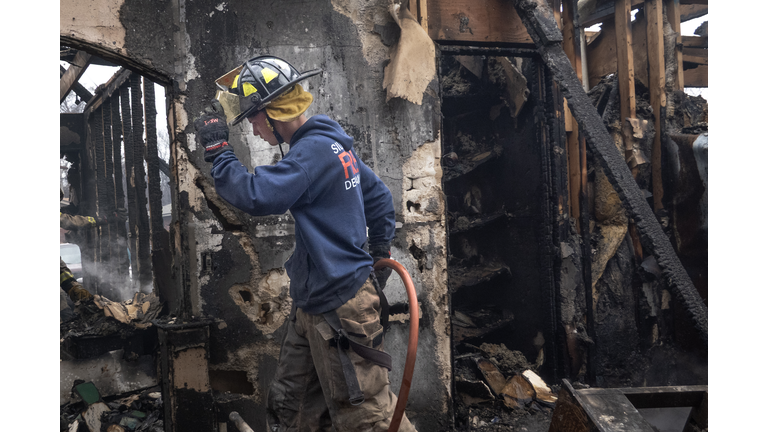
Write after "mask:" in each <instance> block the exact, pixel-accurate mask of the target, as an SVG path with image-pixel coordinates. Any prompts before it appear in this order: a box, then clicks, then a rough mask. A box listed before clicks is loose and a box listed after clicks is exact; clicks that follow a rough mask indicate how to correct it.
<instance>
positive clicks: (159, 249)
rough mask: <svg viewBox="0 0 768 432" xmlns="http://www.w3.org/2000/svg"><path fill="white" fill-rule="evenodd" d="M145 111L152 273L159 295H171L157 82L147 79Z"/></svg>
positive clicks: (164, 296) (145, 81)
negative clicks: (164, 213)
mask: <svg viewBox="0 0 768 432" xmlns="http://www.w3.org/2000/svg"><path fill="white" fill-rule="evenodd" d="M144 112H145V117H146V122H147V156H146V159H147V181H148V189H149V216H150V226H151V228H152V230H151V231H152V272H153V274H154V278H155V286H156V287H157V291H158V296H159V297H160V298H161V299H165V298H167V297H168V293H169V291H170V290H172V286H171V273H170V271H171V254H170V236H169V234H168V231H166V230H165V227H164V226H163V203H162V198H163V192H162V189H161V188H160V160H159V157H158V153H157V109H156V108H155V83H153V82H152V81H150V80H148V79H147V78H144Z"/></svg>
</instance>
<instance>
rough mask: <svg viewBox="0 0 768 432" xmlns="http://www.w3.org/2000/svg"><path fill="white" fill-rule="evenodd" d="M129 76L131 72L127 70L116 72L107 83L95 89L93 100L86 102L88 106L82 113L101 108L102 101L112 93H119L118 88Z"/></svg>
mask: <svg viewBox="0 0 768 432" xmlns="http://www.w3.org/2000/svg"><path fill="white" fill-rule="evenodd" d="M130 76H131V71H129V70H128V69H121V70H119V71H117V72H116V73H115V74H114V75H112V78H110V79H109V81H107V82H106V83H104V84H103V85H101V86H99V87H98V88H97V89H96V94H95V95H94V98H93V99H92V100H90V101H89V102H88V105H86V106H85V109H84V110H83V112H86V113H88V112H91V111H93V110H95V109H96V108H98V107H99V106H101V104H102V102H103V101H104V100H106V99H108V98H110V97H111V96H112V95H113V94H114V93H116V92H119V90H120V87H121V86H122V85H123V84H124V83H125V82H126V81H127V80H128V77H130Z"/></svg>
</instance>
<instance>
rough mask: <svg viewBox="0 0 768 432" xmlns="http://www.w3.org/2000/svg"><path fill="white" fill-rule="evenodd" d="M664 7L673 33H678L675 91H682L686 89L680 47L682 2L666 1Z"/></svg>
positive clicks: (681, 38) (681, 39) (678, 0)
mask: <svg viewBox="0 0 768 432" xmlns="http://www.w3.org/2000/svg"><path fill="white" fill-rule="evenodd" d="M664 5H665V7H666V9H667V21H669V25H670V26H671V27H672V31H674V32H675V33H677V39H676V43H675V63H677V67H676V69H677V73H676V74H675V90H682V89H683V88H684V87H685V76H684V75H683V50H682V48H681V47H680V45H681V44H682V43H683V38H684V37H683V36H681V35H680V0H664Z"/></svg>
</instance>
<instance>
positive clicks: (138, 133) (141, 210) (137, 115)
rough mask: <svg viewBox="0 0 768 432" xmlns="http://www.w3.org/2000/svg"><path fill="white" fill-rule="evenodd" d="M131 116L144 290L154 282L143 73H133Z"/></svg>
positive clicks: (139, 244) (141, 280)
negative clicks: (142, 84) (145, 162)
mask: <svg viewBox="0 0 768 432" xmlns="http://www.w3.org/2000/svg"><path fill="white" fill-rule="evenodd" d="M130 82H131V118H132V119H133V173H134V176H133V181H134V187H135V188H136V215H137V217H138V233H137V234H138V247H139V274H138V275H137V276H138V279H139V284H140V285H139V286H140V287H141V288H142V290H144V289H145V288H144V287H146V286H147V285H151V284H152V261H151V257H150V252H149V235H150V228H149V216H148V215H147V183H146V173H145V171H144V158H145V153H146V149H145V146H144V115H143V114H144V107H142V103H141V99H142V94H141V93H142V92H141V75H138V74H132V75H131V79H130Z"/></svg>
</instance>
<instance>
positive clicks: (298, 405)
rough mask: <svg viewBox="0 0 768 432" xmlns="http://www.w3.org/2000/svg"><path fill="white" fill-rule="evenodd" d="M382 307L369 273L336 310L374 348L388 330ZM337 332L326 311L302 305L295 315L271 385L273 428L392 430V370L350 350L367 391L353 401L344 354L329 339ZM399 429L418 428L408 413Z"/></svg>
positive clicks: (339, 431)
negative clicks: (358, 400)
mask: <svg viewBox="0 0 768 432" xmlns="http://www.w3.org/2000/svg"><path fill="white" fill-rule="evenodd" d="M380 310H381V308H380V305H379V296H378V294H377V293H376V288H375V287H374V286H373V283H372V282H371V279H370V278H369V279H368V280H367V281H366V282H365V284H363V286H362V287H361V288H360V290H359V291H358V292H357V294H356V295H355V297H354V298H352V299H351V300H350V301H348V302H347V303H345V304H344V305H342V306H341V307H339V308H338V309H336V313H337V314H338V316H339V319H340V320H341V323H342V326H343V327H344V329H345V330H346V331H347V332H348V333H350V338H353V339H354V340H355V341H356V342H358V343H361V344H364V345H366V346H369V347H370V346H372V342H373V339H374V338H375V337H376V336H378V335H379V334H381V332H382V331H383V328H382V326H381V323H380V322H379V313H380ZM333 334H334V332H333V330H332V329H331V327H330V326H329V325H328V323H327V322H326V321H325V318H324V317H323V316H322V315H309V314H307V313H305V312H304V311H302V310H301V309H298V310H296V312H295V316H293V317H291V321H289V323H288V329H287V332H286V334H285V338H284V339H283V345H282V348H281V350H280V360H279V363H278V366H277V376H276V377H275V379H274V381H273V382H272V385H271V386H270V389H269V396H268V406H267V423H268V425H269V428H270V429H269V430H271V431H280V432H283V431H292V432H293V431H297V432H299V431H300V432H308V431H336V432H346V431H349V432H363V431H386V430H387V428H388V427H389V422H390V420H391V418H392V415H393V413H394V411H395V404H396V403H397V397H396V396H395V395H394V394H392V392H391V391H390V389H389V375H388V371H387V369H386V368H384V367H381V366H378V365H375V364H373V363H371V362H370V361H368V360H365V359H363V358H362V357H360V356H359V355H357V353H355V352H354V351H352V350H351V349H350V350H347V351H346V352H347V355H348V356H349V358H350V360H351V361H352V364H353V366H354V368H355V372H356V374H357V379H358V381H359V383H360V389H361V390H362V391H363V394H364V395H365V401H364V402H363V403H362V404H360V405H357V406H353V405H351V404H350V403H349V391H348V390H347V384H346V381H345V380H344V373H343V372H342V369H341V361H340V360H339V353H338V351H337V348H336V347H331V346H330V344H329V340H330V339H332V337H333ZM352 334H358V335H364V337H357V336H353V335H352ZM399 430H400V431H401V432H412V431H413V432H415V431H416V429H415V428H414V427H413V425H411V423H410V421H408V419H407V418H406V417H405V416H403V420H402V422H401V423H400V429H399Z"/></svg>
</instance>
